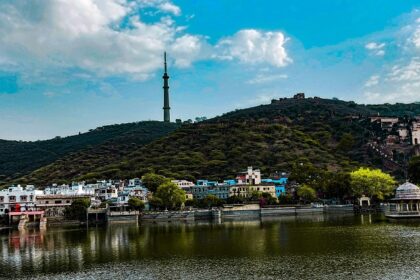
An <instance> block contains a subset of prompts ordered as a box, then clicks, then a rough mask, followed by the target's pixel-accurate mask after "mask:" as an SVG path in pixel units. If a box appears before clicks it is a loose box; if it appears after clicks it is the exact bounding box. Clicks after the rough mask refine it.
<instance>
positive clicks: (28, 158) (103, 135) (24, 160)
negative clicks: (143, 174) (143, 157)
mask: <svg viewBox="0 0 420 280" xmlns="http://www.w3.org/2000/svg"><path fill="white" fill-rule="evenodd" d="M177 127H178V126H177V125H176V124H170V123H169V124H168V123H163V122H158V121H144V122H136V123H126V124H116V125H108V126H103V127H98V128H96V129H92V130H90V131H89V132H87V133H83V134H79V135H74V136H69V137H63V138H60V137H56V138H54V139H50V140H45V141H34V142H23V141H6V140H0V181H2V180H3V181H7V182H10V181H13V180H14V179H15V178H18V177H22V176H25V175H26V174H28V173H31V172H33V171H35V170H37V169H39V168H41V167H44V168H46V167H45V166H46V165H47V166H49V165H50V164H52V163H54V164H53V166H59V165H60V164H61V163H65V165H64V166H62V167H60V168H59V170H60V171H57V172H52V173H51V174H43V177H45V179H42V180H39V181H37V182H41V181H46V180H49V179H54V180H56V179H59V178H65V179H69V178H71V177H73V176H78V175H80V174H79V173H78V171H84V170H85V169H86V168H89V167H90V166H94V167H98V166H101V165H102V164H109V163H111V162H114V161H118V160H119V159H120V157H121V156H123V155H126V154H128V153H129V152H128V151H130V152H131V151H133V150H135V149H137V148H139V147H141V146H142V145H144V144H147V143H150V142H151V141H153V140H155V139H158V138H160V137H162V136H164V135H166V134H168V133H170V132H171V131H173V130H175V129H176V128H177Z"/></svg>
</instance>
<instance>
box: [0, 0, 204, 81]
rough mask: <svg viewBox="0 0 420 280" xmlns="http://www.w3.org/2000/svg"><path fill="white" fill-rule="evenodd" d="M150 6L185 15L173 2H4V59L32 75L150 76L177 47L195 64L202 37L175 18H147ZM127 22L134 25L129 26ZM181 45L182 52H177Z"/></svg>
mask: <svg viewBox="0 0 420 280" xmlns="http://www.w3.org/2000/svg"><path fill="white" fill-rule="evenodd" d="M146 6H147V7H150V8H155V9H157V10H158V11H161V12H162V13H171V14H174V15H178V14H180V13H181V10H180V9H179V7H177V6H175V5H173V4H172V3H171V2H169V1H150V0H149V1H148V0H140V1H124V0H72V1H54V0H45V1H34V2H30V1H24V0H17V1H5V2H2V3H0V53H1V55H0V57H1V59H0V62H2V61H7V62H9V64H10V63H13V64H14V65H17V66H16V67H18V68H19V70H20V71H22V72H28V73H30V72H32V71H33V70H34V69H36V70H38V71H39V70H40V69H43V68H44V69H52V68H80V69H83V70H87V71H91V72H94V73H97V74H98V75H118V74H125V75H129V76H130V77H132V78H138V79H144V78H147V77H148V76H149V75H150V74H151V73H153V72H154V71H156V70H157V69H158V68H160V67H161V61H162V53H163V51H164V50H165V49H171V48H173V49H174V50H176V51H174V53H173V54H171V58H172V59H174V60H175V63H176V64H177V65H189V64H190V63H191V62H192V61H191V60H189V56H186V55H185V54H186V53H193V54H194V53H197V52H199V49H200V47H201V45H202V44H201V42H200V41H201V40H202V37H200V36H194V35H186V34H185V33H183V30H184V28H183V27H179V26H176V25H175V23H174V22H173V20H171V18H169V17H162V18H160V19H157V20H156V21H155V22H153V23H145V22H143V21H142V20H141V19H140V18H139V16H138V15H136V10H137V9H138V8H139V7H146ZM127 23H128V25H129V26H128V27H127V26H124V25H123V24H126V25H127ZM188 42H189V43H188ZM180 45H182V51H181V50H177V48H178V47H179V46H180ZM192 58H194V56H192ZM3 67H4V64H3V65H2V64H0V68H3Z"/></svg>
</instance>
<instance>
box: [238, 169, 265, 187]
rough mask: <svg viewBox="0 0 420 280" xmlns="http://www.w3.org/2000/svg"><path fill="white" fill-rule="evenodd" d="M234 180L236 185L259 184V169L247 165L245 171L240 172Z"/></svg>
mask: <svg viewBox="0 0 420 280" xmlns="http://www.w3.org/2000/svg"><path fill="white" fill-rule="evenodd" d="M236 180H237V182H238V185H259V184H261V171H260V170H259V169H252V166H249V167H248V169H247V171H244V172H240V173H239V174H238V175H237V176H236Z"/></svg>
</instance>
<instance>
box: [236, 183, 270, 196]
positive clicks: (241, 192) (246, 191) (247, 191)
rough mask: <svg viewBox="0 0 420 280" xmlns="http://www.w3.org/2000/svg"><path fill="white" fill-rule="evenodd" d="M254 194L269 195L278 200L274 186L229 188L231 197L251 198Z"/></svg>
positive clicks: (238, 186)
mask: <svg viewBox="0 0 420 280" xmlns="http://www.w3.org/2000/svg"><path fill="white" fill-rule="evenodd" d="M254 192H262V193H269V194H270V195H271V196H272V197H274V198H277V197H276V187H275V186H274V185H268V184H260V185H233V186H230V187H229V196H235V195H236V196H241V197H250V196H251V195H252V193H254Z"/></svg>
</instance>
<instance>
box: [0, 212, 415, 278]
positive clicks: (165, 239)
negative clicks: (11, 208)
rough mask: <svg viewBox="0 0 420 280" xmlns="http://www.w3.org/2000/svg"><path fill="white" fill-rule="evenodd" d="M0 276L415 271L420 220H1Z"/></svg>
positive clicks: (410, 274)
mask: <svg viewBox="0 0 420 280" xmlns="http://www.w3.org/2000/svg"><path fill="white" fill-rule="evenodd" d="M0 277H4V278H11V277H13V278H16V277H22V278H40V279H69V278H73V279H74V278H75V279H98V278H102V279H217V278H218V279H420V223H390V222H388V221H386V220H385V219H384V218H383V217H382V216H376V215H346V216H343V215H340V216H327V215H308V216H300V217H299V216H298V217H282V218H271V219H263V220H252V221H240V220H238V221H224V222H222V223H211V222H194V223H162V224H139V225H135V224H114V225H108V226H103V227H92V228H50V229H48V230H47V231H39V230H36V229H28V230H26V231H25V232H19V231H17V230H7V231H2V232H0Z"/></svg>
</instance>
